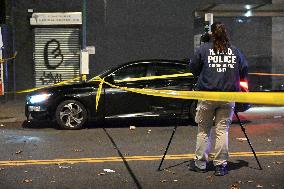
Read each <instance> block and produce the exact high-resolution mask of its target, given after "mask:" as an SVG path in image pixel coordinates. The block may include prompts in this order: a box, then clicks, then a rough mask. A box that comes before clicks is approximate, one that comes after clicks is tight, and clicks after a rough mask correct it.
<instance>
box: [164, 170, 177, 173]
mask: <svg viewBox="0 0 284 189" xmlns="http://www.w3.org/2000/svg"><path fill="white" fill-rule="evenodd" d="M164 170H165V171H167V172H169V173H172V174H176V173H175V172H174V171H171V170H169V169H164Z"/></svg>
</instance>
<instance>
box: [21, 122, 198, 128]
mask: <svg viewBox="0 0 284 189" xmlns="http://www.w3.org/2000/svg"><path fill="white" fill-rule="evenodd" d="M177 123H178V125H179V126H184V125H190V126H196V124H195V123H194V122H193V121H189V120H181V121H177V120H143V121H142V120H141V121H126V120H106V121H95V122H94V121H92V122H88V123H86V124H85V127H84V128H85V129H96V128H127V127H129V126H136V127H167V126H169V127H172V126H173V125H176V124H177ZM22 127H23V128H30V129H46V128H54V129H58V126H57V124H56V122H55V121H46V120H45V121H38V120H30V121H24V122H23V123H22Z"/></svg>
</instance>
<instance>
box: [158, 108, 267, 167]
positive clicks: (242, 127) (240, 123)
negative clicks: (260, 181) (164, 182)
mask: <svg viewBox="0 0 284 189" xmlns="http://www.w3.org/2000/svg"><path fill="white" fill-rule="evenodd" d="M182 109H183V108H182ZM234 113H235V116H236V118H237V120H238V122H239V125H240V127H241V129H242V131H243V133H244V135H245V137H246V139H247V141H248V144H249V146H250V148H251V151H252V152H253V155H254V157H255V159H256V161H257V164H258V166H259V170H262V167H261V165H260V162H259V161H258V158H257V156H256V153H255V151H254V149H253V147H252V145H251V143H250V140H249V138H248V136H247V133H246V130H245V128H244V126H243V123H242V122H241V120H240V117H239V115H238V112H237V111H235V112H234ZM177 126H178V123H177V124H176V125H175V127H174V129H173V132H172V135H171V137H170V140H169V142H168V145H167V147H166V150H165V152H164V155H163V157H162V159H161V162H160V165H159V168H158V171H161V167H162V164H163V161H164V159H165V156H166V154H167V152H168V149H169V147H170V145H171V142H172V139H173V137H174V134H175V132H176V130H177Z"/></svg>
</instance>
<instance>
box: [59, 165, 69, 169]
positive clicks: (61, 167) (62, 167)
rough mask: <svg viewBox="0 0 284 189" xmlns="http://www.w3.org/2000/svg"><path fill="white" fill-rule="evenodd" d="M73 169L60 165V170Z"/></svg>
mask: <svg viewBox="0 0 284 189" xmlns="http://www.w3.org/2000/svg"><path fill="white" fill-rule="evenodd" d="M69 168H72V167H71V166H64V165H59V169H69Z"/></svg>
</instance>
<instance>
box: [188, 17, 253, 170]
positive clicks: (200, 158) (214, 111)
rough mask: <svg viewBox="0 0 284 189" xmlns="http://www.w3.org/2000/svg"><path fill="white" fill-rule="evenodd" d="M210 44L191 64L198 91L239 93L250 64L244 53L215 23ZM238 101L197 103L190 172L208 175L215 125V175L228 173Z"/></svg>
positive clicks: (212, 27) (201, 50)
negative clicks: (195, 129) (241, 82)
mask: <svg viewBox="0 0 284 189" xmlns="http://www.w3.org/2000/svg"><path fill="white" fill-rule="evenodd" d="M211 32H212V34H211V41H209V42H208V43H204V44H203V45H201V46H200V47H199V48H198V49H197V50H196V51H195V54H194V58H193V60H192V62H191V63H190V64H189V67H190V71H191V72H192V73H193V75H194V76H198V81H197V85H196V90H199V91H220V92H223V91H226V92H229V91H240V80H246V79H247V74H248V71H247V67H248V65H247V61H246V59H245V57H244V55H243V54H242V53H241V51H240V50H239V49H238V48H236V47H234V46H232V45H231V44H230V41H229V38H228V35H227V31H226V28H225V25H224V24H223V23H221V22H215V23H213V24H212V26H211ZM234 106H235V102H219V101H209V100H201V101H198V104H197V109H196V110H197V112H196V117H195V121H196V123H198V133H197V141H196V151H195V158H194V161H193V162H192V164H191V166H190V169H191V170H192V171H196V172H207V168H208V167H207V165H208V154H209V152H210V150H211V130H212V126H213V123H215V125H216V143H215V157H214V160H213V164H214V166H215V173H214V174H215V175H216V176H224V175H226V174H227V173H228V169H227V160H228V157H229V153H228V130H229V126H230V124H231V122H232V116H233V113H234Z"/></svg>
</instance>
